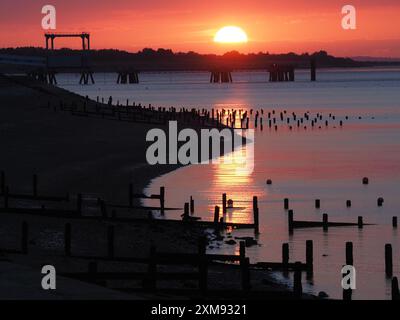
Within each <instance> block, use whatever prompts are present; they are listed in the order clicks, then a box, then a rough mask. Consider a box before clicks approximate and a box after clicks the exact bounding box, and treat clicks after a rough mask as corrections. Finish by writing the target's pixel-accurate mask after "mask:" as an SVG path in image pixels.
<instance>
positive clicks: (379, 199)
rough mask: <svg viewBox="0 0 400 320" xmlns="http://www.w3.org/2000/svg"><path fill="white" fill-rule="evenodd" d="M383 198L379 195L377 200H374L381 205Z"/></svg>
mask: <svg viewBox="0 0 400 320" xmlns="http://www.w3.org/2000/svg"><path fill="white" fill-rule="evenodd" d="M383 201H384V200H383V198H382V197H379V198H378V200H377V201H376V202H377V204H378V207H382V205H383Z"/></svg>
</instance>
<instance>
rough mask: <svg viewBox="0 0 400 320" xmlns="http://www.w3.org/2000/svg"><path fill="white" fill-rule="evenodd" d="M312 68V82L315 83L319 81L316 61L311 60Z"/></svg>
mask: <svg viewBox="0 0 400 320" xmlns="http://www.w3.org/2000/svg"><path fill="white" fill-rule="evenodd" d="M310 67H311V81H315V80H316V79H317V75H316V74H317V72H316V63H315V59H311V62H310Z"/></svg>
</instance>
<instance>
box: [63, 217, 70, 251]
mask: <svg viewBox="0 0 400 320" xmlns="http://www.w3.org/2000/svg"><path fill="white" fill-rule="evenodd" d="M64 252H65V255H66V256H67V257H70V256H71V224H70V223H66V224H65V227H64Z"/></svg>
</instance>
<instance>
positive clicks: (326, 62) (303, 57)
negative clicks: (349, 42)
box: [0, 47, 390, 71]
mask: <svg viewBox="0 0 400 320" xmlns="http://www.w3.org/2000/svg"><path fill="white" fill-rule="evenodd" d="M0 54H14V55H25V56H39V57H46V56H47V55H48V54H51V55H59V56H72V55H82V54H83V55H85V56H87V57H86V58H87V60H88V61H90V65H91V67H92V68H93V69H95V70H102V71H107V70H115V69H136V70H139V71H152V70H154V71H155V70H157V71H172V70H175V71H196V70H213V69H229V70H251V69H266V68H267V67H268V66H269V65H271V64H274V63H277V64H292V65H295V66H296V67H297V68H308V67H309V66H310V61H311V59H315V60H316V63H317V67H363V66H371V65H376V64H377V63H374V62H366V61H355V60H352V59H350V58H339V57H334V56H331V55H329V54H328V53H327V52H326V51H319V52H315V53H312V54H309V53H303V54H296V53H293V52H289V53H286V54H270V53H268V52H259V53H249V54H242V53H239V52H237V51H230V52H227V53H225V54H223V55H216V54H199V53H196V52H193V51H189V52H185V53H184V52H173V51H172V50H170V49H158V50H154V49H150V48H145V49H143V50H141V51H138V52H136V53H130V52H127V51H122V50H116V49H101V50H90V51H85V52H83V51H82V50H73V49H67V48H61V49H58V50H54V51H46V49H44V48H38V47H18V48H3V49H0ZM379 64H380V65H382V64H385V63H382V62H381V63H379ZM386 64H390V63H386Z"/></svg>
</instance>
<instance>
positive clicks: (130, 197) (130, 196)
mask: <svg viewBox="0 0 400 320" xmlns="http://www.w3.org/2000/svg"><path fill="white" fill-rule="evenodd" d="M128 200H129V201H128V203H129V206H130V207H131V208H132V207H133V184H132V183H130V184H129V192H128Z"/></svg>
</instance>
